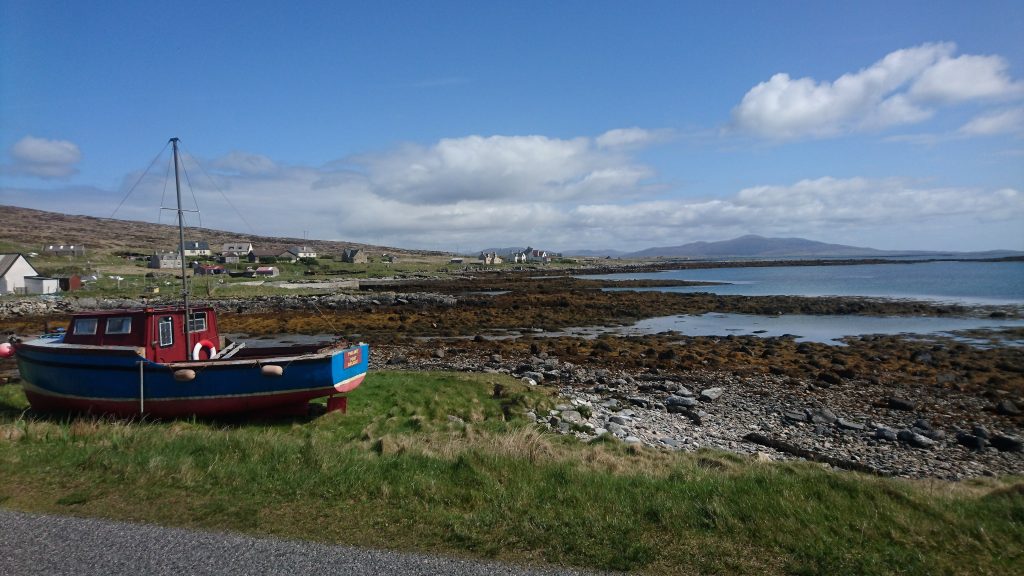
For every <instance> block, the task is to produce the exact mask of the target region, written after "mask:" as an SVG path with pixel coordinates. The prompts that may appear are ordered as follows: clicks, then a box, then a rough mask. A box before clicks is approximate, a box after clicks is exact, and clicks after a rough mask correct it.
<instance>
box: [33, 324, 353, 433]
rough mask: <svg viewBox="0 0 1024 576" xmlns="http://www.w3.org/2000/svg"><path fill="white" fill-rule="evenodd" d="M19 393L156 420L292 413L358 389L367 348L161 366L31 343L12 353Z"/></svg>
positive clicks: (110, 352)
mask: <svg viewBox="0 0 1024 576" xmlns="http://www.w3.org/2000/svg"><path fill="white" fill-rule="evenodd" d="M16 351H17V360H18V368H19V370H20V371H21V378H22V380H23V382H24V387H25V394H26V396H27V397H28V399H29V402H30V403H31V404H32V407H33V408H34V409H36V410H41V411H54V410H58V411H76V412H92V413H97V414H116V415H120V416H133V415H141V414H146V415H150V416H154V417H178V416H189V415H195V416H218V415H225V414H235V413H245V412H274V411H290V410H293V409H294V408H296V407H302V408H304V407H305V405H306V403H308V402H309V400H311V399H314V398H322V397H325V396H333V395H336V394H341V393H344V392H348V391H350V390H352V389H354V388H355V387H357V386H359V384H360V383H362V381H363V379H364V378H365V376H366V370H367V366H368V362H369V346H367V345H366V344H359V345H358V346H352V347H346V348H341V347H338V348H327V349H323V350H319V351H317V352H315V353H310V354H299V355H294V356H271V357H247V358H241V359H238V360H234V359H228V360H206V361H195V362H175V363H169V364H160V363H155V362H151V361H149V360H146V359H145V358H144V357H143V356H142V355H140V353H139V352H140V350H139V349H136V348H133V347H127V346H121V347H103V348H101V347H98V346H83V345H69V344H63V343H60V342H53V341H44V340H37V341H33V342H26V343H21V344H19V345H18V346H17V348H16Z"/></svg>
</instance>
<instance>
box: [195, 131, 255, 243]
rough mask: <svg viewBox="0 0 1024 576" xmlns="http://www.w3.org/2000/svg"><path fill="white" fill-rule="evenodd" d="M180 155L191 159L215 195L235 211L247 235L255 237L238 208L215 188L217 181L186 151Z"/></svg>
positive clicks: (250, 225)
mask: <svg viewBox="0 0 1024 576" xmlns="http://www.w3.org/2000/svg"><path fill="white" fill-rule="evenodd" d="M182 154H183V155H185V156H188V157H189V158H191V159H192V163H193V164H195V165H196V166H198V167H199V171H200V172H202V173H203V175H204V176H206V179H207V180H209V181H210V185H212V186H213V189H214V190H216V191H217V193H218V194H220V197H221V198H223V199H224V201H225V202H227V204H228V206H230V207H231V209H232V210H234V211H235V214H237V215H238V217H239V218H240V219H241V220H242V222H243V223H244V224H245V226H246V228H248V229H249V233H250V234H252V235H253V236H255V235H256V229H255V228H253V227H252V224H249V221H248V220H246V219H245V216H243V215H242V212H241V211H240V210H239V209H238V208H236V207H235V204H234V203H233V202H231V199H230V198H228V196H227V194H225V193H224V191H223V190H221V188H220V186H217V181H216V180H214V179H213V177H212V176H210V173H209V172H207V171H206V169H204V168H203V165H202V164H200V163H199V162H197V161H196V159H195V157H194V156H192V155H191V154H189V153H188V151H185V150H183V151H182ZM185 178H186V179H187V178H188V173H186V174H185ZM191 186H192V184H191V182H189V187H190V188H191ZM193 194H194V193H193Z"/></svg>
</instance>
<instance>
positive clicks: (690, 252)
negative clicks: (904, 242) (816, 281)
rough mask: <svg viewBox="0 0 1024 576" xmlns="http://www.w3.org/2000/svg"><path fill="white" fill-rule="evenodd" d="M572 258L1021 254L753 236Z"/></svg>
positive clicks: (587, 252) (588, 253) (597, 252)
mask: <svg viewBox="0 0 1024 576" xmlns="http://www.w3.org/2000/svg"><path fill="white" fill-rule="evenodd" d="M566 254H571V255H574V256H611V257H613V258H658V257H661V258H690V259H732V258H895V257H899V256H909V257H925V258H941V257H954V258H962V257H969V258H1002V257H1007V256H1020V255H1022V254H1024V252H1015V251H1012V250H990V251H987V252H939V251H922V250H876V249H874V248H864V247H860V246H846V245H843V244H828V243H825V242H816V241H814V240H807V239H805V238H766V237H764V236H757V235H755V234H748V235H746V236H740V237H739V238H734V239H732V240H723V241H720V242H691V243H689V244H683V245H680V246H660V247H655V248H647V249H646V250H640V251H638V252H621V251H615V250H605V251H602V250H575V251H567V252H566Z"/></svg>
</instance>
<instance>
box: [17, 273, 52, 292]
mask: <svg viewBox="0 0 1024 576" xmlns="http://www.w3.org/2000/svg"><path fill="white" fill-rule="evenodd" d="M59 291H60V281H58V280H57V279H56V278H50V277H48V276H28V277H26V278H25V293H26V294H56V293H57V292H59Z"/></svg>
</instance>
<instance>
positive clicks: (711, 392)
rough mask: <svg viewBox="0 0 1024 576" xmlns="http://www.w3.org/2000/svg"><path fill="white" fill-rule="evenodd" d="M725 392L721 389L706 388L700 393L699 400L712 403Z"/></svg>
mask: <svg viewBox="0 0 1024 576" xmlns="http://www.w3.org/2000/svg"><path fill="white" fill-rule="evenodd" d="M724 392H725V390H724V389H722V388H708V389H706V390H701V391H700V399H701V400H703V401H704V402H714V401H715V400H718V399H719V398H720V397H721V396H722V394H723V393H724Z"/></svg>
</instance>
